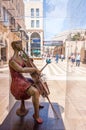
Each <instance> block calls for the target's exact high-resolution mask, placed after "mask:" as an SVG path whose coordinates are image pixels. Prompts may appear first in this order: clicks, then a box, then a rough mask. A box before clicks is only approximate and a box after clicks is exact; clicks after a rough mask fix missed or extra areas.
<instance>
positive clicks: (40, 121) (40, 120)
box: [33, 114, 43, 124]
mask: <svg viewBox="0 0 86 130" xmlns="http://www.w3.org/2000/svg"><path fill="white" fill-rule="evenodd" d="M33 118H34V119H35V121H36V122H37V123H38V124H42V123H43V120H42V118H40V117H39V118H38V119H36V117H35V115H34V114H33Z"/></svg>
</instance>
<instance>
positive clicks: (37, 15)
mask: <svg viewBox="0 0 86 130" xmlns="http://www.w3.org/2000/svg"><path fill="white" fill-rule="evenodd" d="M36 17H39V9H38V8H37V9H36Z"/></svg>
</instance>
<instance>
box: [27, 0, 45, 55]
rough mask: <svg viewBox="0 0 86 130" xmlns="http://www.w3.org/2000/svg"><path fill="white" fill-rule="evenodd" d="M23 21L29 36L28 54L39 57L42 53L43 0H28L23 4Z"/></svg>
mask: <svg viewBox="0 0 86 130" xmlns="http://www.w3.org/2000/svg"><path fill="white" fill-rule="evenodd" d="M25 16H26V17H25V23H26V29H27V32H28V36H29V42H28V49H29V55H30V56H33V57H41V56H42V54H43V40H44V30H43V0H29V1H28V2H27V3H26V4H25Z"/></svg>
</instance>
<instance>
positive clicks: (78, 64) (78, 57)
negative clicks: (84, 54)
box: [76, 53, 80, 66]
mask: <svg viewBox="0 0 86 130" xmlns="http://www.w3.org/2000/svg"><path fill="white" fill-rule="evenodd" d="M76 66H80V54H79V53H78V54H77V55H76Z"/></svg>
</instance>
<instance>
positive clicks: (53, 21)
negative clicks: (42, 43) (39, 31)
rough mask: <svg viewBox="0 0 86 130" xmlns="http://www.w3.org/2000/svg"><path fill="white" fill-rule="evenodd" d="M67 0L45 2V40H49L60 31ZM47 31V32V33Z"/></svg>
mask: <svg viewBox="0 0 86 130" xmlns="http://www.w3.org/2000/svg"><path fill="white" fill-rule="evenodd" d="M67 2H68V0H53V1H52V0H46V4H47V5H46V7H47V9H46V11H47V12H46V19H45V23H46V24H45V25H46V26H45V38H46V39H49V38H51V37H53V35H56V34H57V33H58V32H60V31H61V29H62V27H63V22H64V19H65V17H66V13H67V12H66V7H67ZM47 30H48V31H47Z"/></svg>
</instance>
